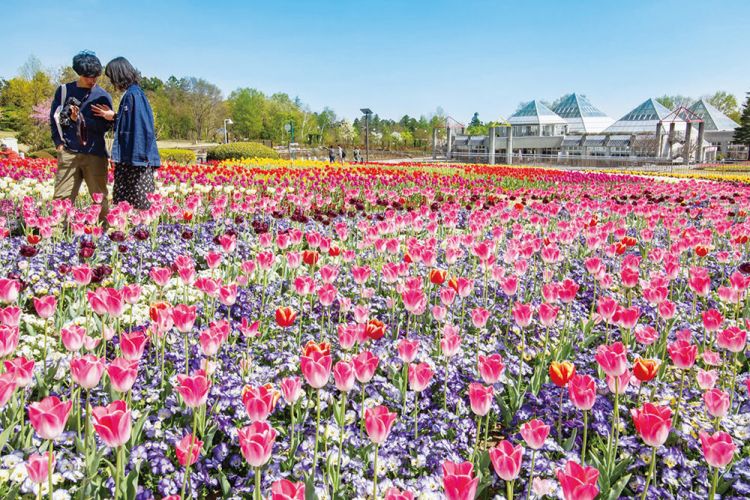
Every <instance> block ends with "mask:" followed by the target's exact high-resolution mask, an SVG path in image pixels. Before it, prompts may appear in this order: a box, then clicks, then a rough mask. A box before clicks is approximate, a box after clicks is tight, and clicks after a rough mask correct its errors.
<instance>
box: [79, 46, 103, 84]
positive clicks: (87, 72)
mask: <svg viewBox="0 0 750 500" xmlns="http://www.w3.org/2000/svg"><path fill="white" fill-rule="evenodd" d="M73 70H74V71H75V72H76V73H78V76H86V77H89V78H93V77H95V76H99V75H101V74H102V62H101V61H100V60H99V58H98V57H96V54H94V53H93V52H91V51H90V50H82V51H81V52H79V53H78V54H76V55H75V56H73Z"/></svg>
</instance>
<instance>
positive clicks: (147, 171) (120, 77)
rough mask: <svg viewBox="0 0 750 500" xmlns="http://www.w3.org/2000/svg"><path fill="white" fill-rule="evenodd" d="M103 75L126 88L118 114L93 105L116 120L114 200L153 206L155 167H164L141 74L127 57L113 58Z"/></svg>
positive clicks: (114, 201) (143, 207) (135, 204)
mask: <svg viewBox="0 0 750 500" xmlns="http://www.w3.org/2000/svg"><path fill="white" fill-rule="evenodd" d="M104 74H105V75H106V76H107V77H108V78H109V79H110V81H111V82H112V85H114V86H115V88H117V90H119V91H124V92H125V94H123V96H122V99H121V100H120V107H119V108H118V110H117V113H116V114H115V112H114V111H113V110H111V109H110V108H109V107H107V106H106V105H102V106H92V108H93V111H94V114H95V115H97V116H101V117H103V118H105V119H107V120H113V121H114V122H115V132H114V134H115V140H114V143H113V144H112V161H113V162H114V163H115V185H114V188H113V195H112V201H113V203H114V204H117V203H119V202H121V201H127V202H128V203H129V204H130V205H131V206H132V207H133V208H137V209H139V210H146V209H148V208H149V207H150V206H151V203H150V202H149V201H148V195H149V194H150V193H153V192H154V189H155V185H154V170H155V169H157V168H158V167H160V166H161V160H160V159H159V150H158V149H157V147H156V134H155V133H154V113H153V111H151V105H150V104H149V102H148V98H147V97H146V94H144V93H143V89H141V87H140V86H139V85H138V83H139V81H140V78H141V75H140V73H139V72H138V70H136V69H135V68H134V67H133V66H132V65H131V64H130V63H129V62H128V60H127V59H125V58H124V57H117V58H115V59H112V60H111V61H110V62H109V64H107V68H106V69H105V70H104Z"/></svg>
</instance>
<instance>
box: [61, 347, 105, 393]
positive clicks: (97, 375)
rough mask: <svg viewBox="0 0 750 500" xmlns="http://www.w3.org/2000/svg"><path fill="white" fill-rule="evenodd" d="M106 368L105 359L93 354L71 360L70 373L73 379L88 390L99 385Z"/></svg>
mask: <svg viewBox="0 0 750 500" xmlns="http://www.w3.org/2000/svg"><path fill="white" fill-rule="evenodd" d="M104 368H105V366H104V360H103V359H102V358H99V357H96V356H94V355H93V354H87V355H85V356H81V357H79V358H73V359H71V360H70V375H71V377H72V378H73V381H74V382H75V383H76V384H78V385H80V386H81V387H83V388H84V389H87V390H89V389H93V388H94V387H96V386H97V385H99V381H100V380H101V378H102V374H103V373H104Z"/></svg>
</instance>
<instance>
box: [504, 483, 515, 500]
mask: <svg viewBox="0 0 750 500" xmlns="http://www.w3.org/2000/svg"><path fill="white" fill-rule="evenodd" d="M505 492H506V498H507V499H508V500H513V481H506V482H505Z"/></svg>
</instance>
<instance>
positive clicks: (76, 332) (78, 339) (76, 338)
mask: <svg viewBox="0 0 750 500" xmlns="http://www.w3.org/2000/svg"><path fill="white" fill-rule="evenodd" d="M85 337H86V329H85V328H83V327H82V326H77V325H71V326H69V327H67V328H62V329H61V330H60V338H61V339H62V343H63V346H65V349H67V350H68V351H70V352H76V351H79V350H80V349H81V347H83V339H84V338H85Z"/></svg>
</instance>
